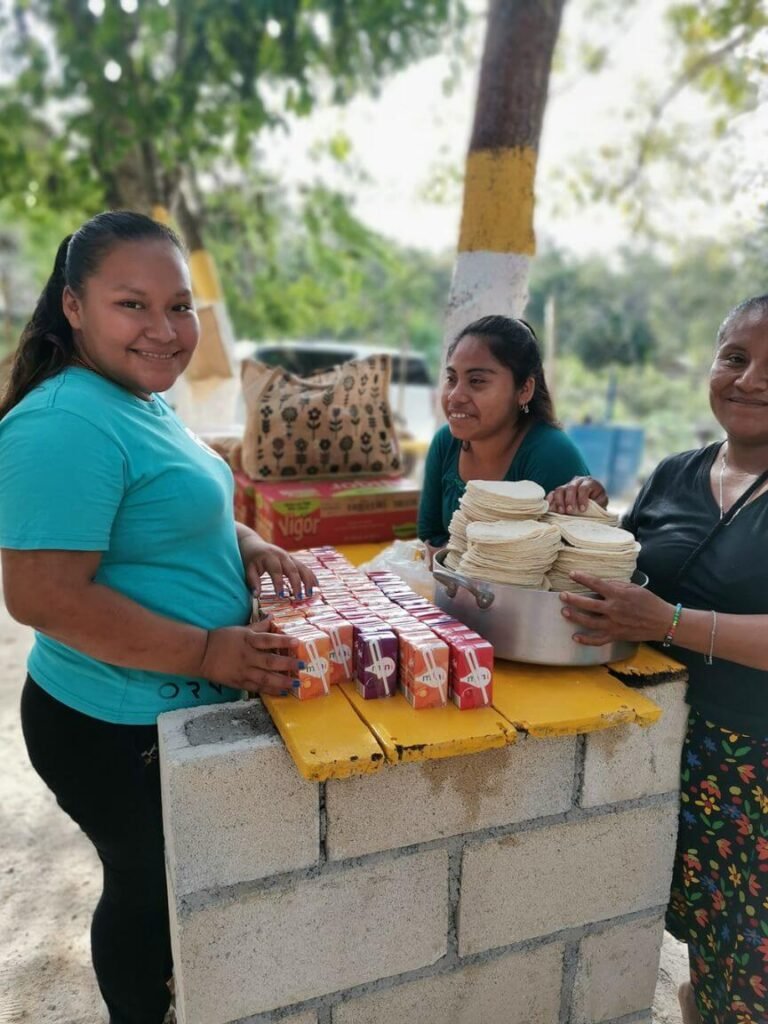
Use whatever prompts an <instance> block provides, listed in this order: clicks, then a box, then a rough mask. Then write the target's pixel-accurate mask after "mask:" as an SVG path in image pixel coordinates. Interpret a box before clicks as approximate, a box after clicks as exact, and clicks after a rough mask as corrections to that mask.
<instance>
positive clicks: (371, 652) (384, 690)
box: [355, 626, 398, 700]
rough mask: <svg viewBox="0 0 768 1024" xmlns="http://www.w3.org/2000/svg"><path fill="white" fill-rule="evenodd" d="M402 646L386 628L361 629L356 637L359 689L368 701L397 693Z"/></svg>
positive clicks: (357, 684)
mask: <svg viewBox="0 0 768 1024" xmlns="http://www.w3.org/2000/svg"><path fill="white" fill-rule="evenodd" d="M397 670H398V643H397V637H396V636H395V634H394V633H392V632H391V631H390V630H388V629H387V628H386V627H385V626H382V627H381V628H380V629H376V630H369V631H367V632H366V631H363V630H360V631H358V633H357V634H356V637H355V687H356V689H357V692H358V693H359V694H360V696H361V697H363V698H365V700H373V699H375V698H377V697H392V696H394V694H395V693H396V692H397V675H398V671H397Z"/></svg>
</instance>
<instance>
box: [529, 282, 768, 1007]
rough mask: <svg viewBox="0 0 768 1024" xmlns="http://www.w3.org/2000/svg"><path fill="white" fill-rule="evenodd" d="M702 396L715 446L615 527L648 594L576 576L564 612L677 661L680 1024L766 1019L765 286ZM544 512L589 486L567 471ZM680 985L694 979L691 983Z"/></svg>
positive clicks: (659, 473) (672, 469)
mask: <svg viewBox="0 0 768 1024" xmlns="http://www.w3.org/2000/svg"><path fill="white" fill-rule="evenodd" d="M710 404H711V406H712V411H713V413H714V414H715V416H716V418H717V420H718V422H719V423H720V425H721V426H722V427H723V430H724V431H725V435H726V439H725V441H722V442H718V443H717V444H713V445H709V446H708V447H706V448H703V449H701V450H699V451H693V452H685V453H683V454H682V455H674V456H672V457H671V458H668V459H665V460H664V461H663V462H662V463H661V464H660V465H659V466H658V467H657V469H656V470H655V471H654V472H653V474H652V475H651V476H650V478H649V479H648V482H647V483H646V484H645V486H644V487H643V489H642V491H641V492H640V494H639V495H638V498H637V500H636V501H635V504H634V506H633V507H632V509H631V511H630V512H629V514H628V515H627V517H626V518H625V520H624V524H623V525H624V526H625V527H626V529H628V530H631V531H632V532H633V533H634V535H635V536H636V537H637V539H638V540H639V541H640V543H641V545H642V550H641V552H640V556H639V559H638V567H639V568H640V569H642V571H643V572H645V573H647V575H648V577H649V580H650V583H649V587H648V589H647V590H644V589H642V588H640V587H637V586H634V585H632V584H622V583H615V582H610V581H605V580H600V579H597V578H595V577H593V576H590V575H588V574H585V573H574V574H573V575H574V578H575V579H577V580H578V581H579V582H580V583H584V584H586V585H587V586H588V587H589V588H590V589H591V590H593V591H594V592H596V593H597V594H600V595H601V597H602V598H603V600H595V599H594V598H590V597H586V596H583V595H579V594H570V593H564V594H562V595H561V596H562V600H563V603H564V608H563V615H565V616H566V617H567V618H569V619H570V620H571V621H572V622H573V623H574V624H576V625H577V626H588V627H589V628H590V630H595V631H596V632H595V633H593V634H590V635H584V634H578V633H577V634H576V636H575V639H577V640H578V642H580V643H584V644H591V645H599V644H603V643H607V642H609V641H611V640H617V639H621V640H646V641H662V642H664V643H665V645H666V646H669V647H670V651H671V652H672V653H673V654H674V656H675V657H676V658H678V659H679V660H680V661H682V662H684V663H685V665H686V666H687V667H688V680H689V682H688V692H687V700H688V703H689V704H690V707H691V711H690V714H689V723H688V733H687V736H686V740H685V746H684V748H683V757H682V779H681V808H680V828H679V833H678V844H677V856H676V863H675V874H674V880H673V886H672V896H671V902H670V906H669V911H668V914H667V927H668V928H669V930H670V931H671V932H672V933H673V934H674V935H675V936H676V937H677V938H679V939H681V940H682V941H684V942H687V944H688V949H689V954H690V963H691V985H690V986H684V987H683V989H682V990H681V1005H682V1007H683V1015H684V1020H685V1022H686V1024H696V1022H705V1024H736V1022H740V1024H751V1022H754V1024H757V1022H768V557H766V541H767V540H768V495H767V494H766V492H768V473H767V472H766V471H767V470H768V295H762V296H759V297H757V298H753V299H748V300H747V301H746V302H743V303H741V304H740V305H739V306H737V307H736V308H735V309H734V310H732V311H731V312H730V313H729V314H728V316H727V317H726V319H725V321H724V322H723V324H722V326H721V327H720V330H719V332H718V336H717V349H716V352H715V358H714V362H713V364H712V370H711V373H710ZM549 497H550V503H551V506H552V508H553V510H555V511H560V512H566V511H567V512H573V513H575V512H577V511H578V509H579V508H580V507H582V506H583V505H584V503H585V501H586V499H587V498H589V497H591V498H594V499H596V500H598V501H599V502H600V503H601V504H606V503H607V497H606V495H605V491H604V490H603V488H602V485H601V484H599V483H598V482H597V481H596V480H593V479H592V478H589V477H581V478H576V479H575V480H573V481H571V483H570V484H568V485H567V486H565V487H561V488H558V489H557V490H556V491H554V492H552V494H551V495H550V496H549ZM691 986H692V987H691Z"/></svg>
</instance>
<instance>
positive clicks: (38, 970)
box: [0, 602, 687, 1024]
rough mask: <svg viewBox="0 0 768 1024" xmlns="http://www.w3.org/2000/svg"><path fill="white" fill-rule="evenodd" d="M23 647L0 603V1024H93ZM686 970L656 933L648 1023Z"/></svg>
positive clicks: (663, 1010) (81, 886) (88, 901)
mask: <svg viewBox="0 0 768 1024" xmlns="http://www.w3.org/2000/svg"><path fill="white" fill-rule="evenodd" d="M29 645H30V633H29V631H28V630H26V629H25V628H24V627H21V626H18V625H17V624H16V623H14V622H13V621H12V620H11V619H10V618H9V616H8V614H7V612H6V610H5V606H4V604H2V602H0V750H2V765H3V769H4V770H3V773H2V776H0V907H1V908H2V912H0V1024H18V1022H21V1021H24V1022H32V1021H34V1022H35V1024H99V1022H101V1021H102V1020H103V1019H104V1018H103V1017H102V1003H101V999H100V996H99V992H98V989H97V987H96V982H95V980H94V978H93V975H92V972H91V964H90V953H89V940H88V929H89V923H90V915H91V910H92V908H93V906H94V905H95V903H96V900H97V898H98V893H99V881H100V869H99V864H98V860H97V858H96V855H95V854H94V853H93V851H92V849H91V847H90V845H89V843H88V841H87V840H86V839H85V837H84V836H83V835H82V834H81V833H80V831H79V830H78V828H77V827H76V826H75V825H74V824H73V823H72V822H71V821H70V820H69V818H67V817H66V815H65V814H63V812H62V811H60V810H59V808H58V807H57V806H56V802H55V800H54V799H53V797H52V796H51V794H50V793H49V791H48V790H47V789H46V788H45V786H44V785H43V783H42V782H41V781H40V780H39V779H38V777H37V776H36V775H35V773H34V772H33V771H32V768H31V767H30V765H29V762H28V761H27V756H26V751H25V749H24V743H23V740H22V737H21V729H20V727H19V713H18V700H19V692H20V690H21V684H22V682H23V679H24V674H25V672H24V662H25V659H26V655H27V650H28V648H29ZM686 971H687V956H686V953H685V949H684V947H682V946H681V945H680V944H679V943H678V942H676V941H675V940H674V939H672V938H671V937H670V936H665V941H664V948H663V950H662V959H661V965H660V969H659V981H658V987H657V989H656V1000H655V1003H654V1013H653V1021H654V1024H680V1012H679V1009H678V1005H677V998H676V991H677V986H678V984H679V983H680V981H682V980H683V979H684V977H685V975H686ZM478 1024H480V1022H478ZM482 1024H496V1022H490V1021H489V1022H482ZM499 1024H501V1022H499Z"/></svg>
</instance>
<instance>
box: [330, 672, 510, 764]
mask: <svg viewBox="0 0 768 1024" xmlns="http://www.w3.org/2000/svg"><path fill="white" fill-rule="evenodd" d="M341 690H342V691H343V693H344V694H345V696H346V697H347V699H348V700H349V701H350V704H351V705H352V707H353V708H354V709H355V711H357V713H358V715H360V717H361V718H362V719H363V721H364V722H365V723H366V725H367V726H368V727H369V728H370V729H371V731H372V732H373V734H374V735H375V736H376V738H377V739H378V741H379V743H380V744H381V745H382V747H383V748H384V753H385V754H386V755H387V760H388V761H392V762H398V761H429V760H435V759H437V758H441V757H458V756H459V755H461V754H475V753H477V752H478V751H481V750H491V749H492V748H494V747H505V746H507V744H509V743H514V742H515V740H516V739H517V733H516V732H515V730H514V729H512V728H511V726H510V725H509V722H507V721H505V720H504V718H503V717H502V715H500V714H498V712H497V711H495V710H494V709H493V708H492V707H490V708H475V709H473V710H472V711H459V709H458V708H457V707H456V705H455V704H446V705H445V707H442V708H428V709H424V710H422V711H414V709H413V708H412V707H411V706H410V704H409V703H408V701H407V700H406V699H405V697H404V696H403V695H402V693H396V694H395V696H394V697H386V698H383V699H381V700H363V698H362V697H361V696H360V695H359V694H358V693H357V691H356V690H355V687H354V685H353V684H351V683H342V684H341Z"/></svg>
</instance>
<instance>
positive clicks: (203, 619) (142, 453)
mask: <svg viewBox="0 0 768 1024" xmlns="http://www.w3.org/2000/svg"><path fill="white" fill-rule="evenodd" d="M232 493H233V480H232V474H231V472H230V469H229V467H228V466H227V464H226V463H225V462H224V461H223V460H222V459H221V458H220V457H219V456H218V455H216V454H215V452H213V451H211V449H210V448H208V447H207V446H206V445H205V444H203V442H202V441H200V440H199V438H196V437H195V435H194V434H193V433H192V432H191V431H190V430H187V428H186V427H184V425H183V424H182V423H181V421H180V420H179V419H178V418H177V416H176V415H175V414H174V412H173V411H172V410H171V409H170V408H169V406H168V405H167V404H166V403H165V402H164V401H163V399H162V398H160V397H159V396H157V395H154V396H153V397H152V398H151V400H149V401H145V400H143V399H140V398H138V397H137V396H135V395H133V394H131V393H130V392H129V391H127V390H125V389H124V388H122V387H120V386H118V385H117V384H113V383H112V382H111V381H108V380H106V379H105V378H103V377H100V376H99V375H98V374H95V373H92V372H91V371H90V370H85V369H81V368H79V367H71V368H69V369H67V370H65V371H64V372H63V373H61V374H59V375H58V376H56V377H54V378H52V379H51V380H48V381H45V382H44V383H43V384H41V385H40V386H39V387H37V388H35V389H34V390H33V391H31V392H30V393H29V394H28V395H27V396H26V397H25V398H24V399H23V400H22V401H21V402H20V403H19V404H18V405H17V406H16V407H15V408H14V409H12V410H11V412H10V413H8V415H7V416H5V418H4V419H2V420H0V547H3V548H13V549H23V550H40V549H49V550H50V549H53V550H68V551H100V552H102V558H101V563H100V565H99V569H98V572H97V573H96V577H95V579H96V581H97V582H98V583H101V584H104V585H105V586H107V587H111V588H112V589H113V590H116V591H119V592H120V593H121V594H124V595H125V596H126V597H129V598H131V599H132V600H134V601H136V602H138V603H139V604H141V605H143V606H144V607H145V608H149V609H150V610H152V611H154V612H157V613H158V614H160V615H164V616H167V617H168V618H171V619H176V620H178V621H182V622H186V623H192V624H193V625H196V626H201V627H203V628H205V629H216V628H219V627H222V626H234V625H244V624H245V623H247V622H248V618H249V613H250V595H249V591H248V587H247V585H246V582H245V577H244V572H243V564H242V561H241V558H240V552H239V548H238V544H237V534H236V530H235V522H234V517H233V513H232ZM119 628H120V623H119V622H116V623H115V629H116V630H117V629H119ZM28 668H29V674H30V675H31V676H32V678H33V679H34V680H35V681H36V682H37V683H38V684H39V685H40V686H41V687H42V688H43V689H44V690H46V691H47V692H48V693H50V694H51V696H53V697H55V698H56V699H57V700H59V701H61V702H62V703H64V704H67V705H68V706H69V707H72V708H75V709H77V710H78V711H82V712H84V713H85V714H87V715H91V716H92V717H93V718H99V719H102V720H103V721H106V722H115V723H118V724H128V725H148V724H152V723H154V722H155V720H156V719H157V716H158V714H159V713H160V712H162V711H173V710H175V709H178V708H184V707H190V706H195V705H202V704H212V703H216V702H218V701H225V700H234V699H236V698H237V696H238V691H236V690H232V689H228V688H227V687H222V686H218V685H215V684H212V683H209V682H207V681H206V680H204V679H191V678H190V679H188V678H186V677H180V676H175V675H168V674H164V673H159V672H148V671H144V670H138V669H137V670H134V669H128V668H120V667H118V666H115V665H110V664H107V663H105V662H102V661H98V660H96V659H94V658H91V657H89V656H88V655H86V654H83V653H81V652H80V651H76V650H74V649H73V648H71V647H68V646H67V645H66V644H63V643H60V642H59V641H57V640H54V639H52V638H51V637H49V636H45V635H43V634H42V633H36V634H35V644H34V647H33V648H32V652H31V654H30V657H29V662H28Z"/></svg>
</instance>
